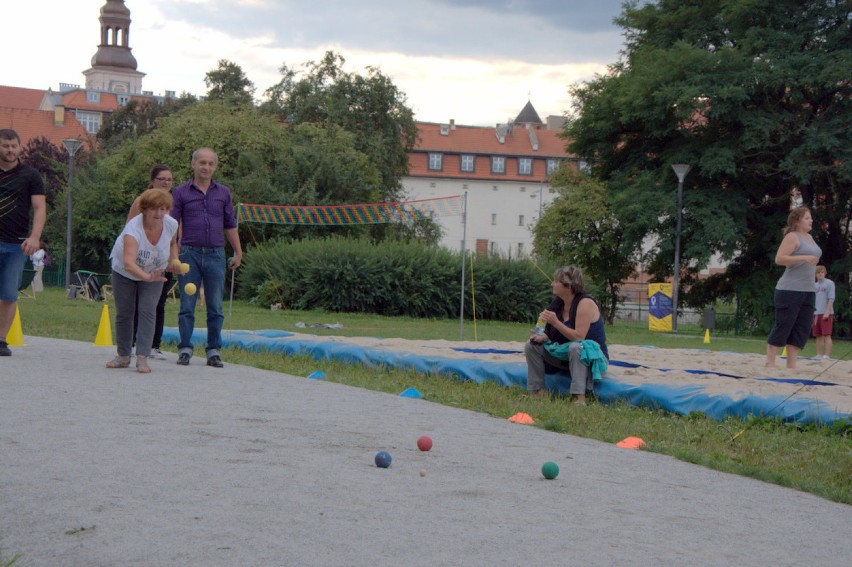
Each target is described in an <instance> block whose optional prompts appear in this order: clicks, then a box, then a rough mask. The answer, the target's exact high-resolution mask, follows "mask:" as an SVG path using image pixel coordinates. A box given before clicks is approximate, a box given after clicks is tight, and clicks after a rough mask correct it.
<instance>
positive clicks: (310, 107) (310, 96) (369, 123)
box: [262, 51, 417, 201]
mask: <svg viewBox="0 0 852 567" xmlns="http://www.w3.org/2000/svg"><path fill="white" fill-rule="evenodd" d="M344 63H345V59H344V58H343V57H342V56H341V55H339V54H337V53H334V52H331V51H329V52H327V53H326V54H325V57H323V59H322V61H319V62H314V61H310V62H308V63H306V64H305V67H306V68H307V73H306V74H305V75H304V76H303V77H301V78H299V79H297V78H296V72H295V71H293V70H291V69H290V68H289V67H288V66H287V65H283V66H282V67H281V74H282V76H283V77H282V79H281V81H279V82H278V84H276V85H274V86H273V87H271V88H270V89H268V90H267V91H266V94H267V97H268V100H267V102H266V103H265V104H264V105H262V107H263V108H264V109H265V110H266V111H267V112H272V113H275V114H276V115H278V116H280V117H281V118H282V119H284V120H286V121H287V122H289V123H291V124H302V123H306V122H307V123H318V124H335V125H337V126H340V127H341V128H343V129H344V130H346V131H347V132H351V133H352V134H353V135H354V136H355V138H354V139H355V147H356V149H358V150H359V151H361V152H362V153H364V154H366V155H367V156H368V157H369V158H370V160H371V161H372V162H373V164H375V166H376V167H377V168H378V169H379V171H380V172H381V184H380V194H379V197H380V198H381V199H382V200H385V201H394V200H398V198H399V196H400V194H401V189H402V185H401V182H400V180H401V179H402V177H403V176H404V175H406V174H407V173H408V153H409V152H410V151H411V149H412V148H413V147H414V144H415V141H416V139H417V127H416V125H415V124H414V113H413V112H412V110H411V109H410V108H409V107H408V106H407V104H406V98H405V94H404V93H402V92H401V91H400V90H399V89H398V88H397V87H396V86H395V85H394V84H393V82H392V81H391V80H390V78H389V77H387V76H385V75H384V74H383V73H382V72H381V71H379V70H378V69H377V68H375V67H368V68H367V74H366V76H363V75H359V74H357V73H349V72H346V71H344V70H343V64H344Z"/></svg>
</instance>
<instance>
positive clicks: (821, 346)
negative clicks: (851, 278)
mask: <svg viewBox="0 0 852 567" xmlns="http://www.w3.org/2000/svg"><path fill="white" fill-rule="evenodd" d="M827 273H828V270H826V268H825V266H817V267H816V284H814V289H815V291H816V304H815V309H814V323H813V326H812V328H811V331H813V335H814V337H815V338H816V348H817V358H818V359H825V360H828V359H829V358H831V332H832V330H833V326H834V282H833V281H831V280H830V279H828V278H827V277H825V276H826V274H827Z"/></svg>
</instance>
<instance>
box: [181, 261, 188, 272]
mask: <svg viewBox="0 0 852 567" xmlns="http://www.w3.org/2000/svg"><path fill="white" fill-rule="evenodd" d="M180 273H182V274H188V273H189V264H187V263H186V262H184V263H182V264H181V265H180Z"/></svg>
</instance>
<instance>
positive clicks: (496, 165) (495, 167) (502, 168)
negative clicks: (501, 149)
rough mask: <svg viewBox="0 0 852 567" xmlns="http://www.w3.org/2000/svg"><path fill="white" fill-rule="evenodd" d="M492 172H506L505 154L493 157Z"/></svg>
mask: <svg viewBox="0 0 852 567" xmlns="http://www.w3.org/2000/svg"><path fill="white" fill-rule="evenodd" d="M491 173H506V158H504V157H503V156H494V157H492V158H491Z"/></svg>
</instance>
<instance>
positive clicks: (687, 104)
mask: <svg viewBox="0 0 852 567" xmlns="http://www.w3.org/2000/svg"><path fill="white" fill-rule="evenodd" d="M850 10H852V4H850V3H849V2H847V1H843V0H809V1H805V2H802V1H800V0H771V1H770V0H749V1H746V0H659V1H658V2H655V3H650V4H647V5H644V6H642V7H641V8H640V7H638V4H637V3H636V2H632V3H629V4H627V5H626V6H625V9H624V12H623V13H622V15H621V17H620V18H619V19H618V20H617V22H618V23H619V25H621V26H622V27H623V28H624V29H625V35H626V38H627V41H626V47H625V51H624V55H623V57H622V59H621V60H620V61H619V62H617V63H615V64H613V65H612V66H611V67H610V69H609V71H608V72H607V73H606V74H605V75H604V76H601V77H598V78H596V79H595V80H593V81H590V82H588V83H586V84H583V85H579V86H576V87H574V88H572V94H573V96H574V99H575V111H576V112H575V115H574V116H573V117H572V118H571V119H570V120H569V121H568V124H567V126H566V130H565V133H566V136H567V137H568V138H570V139H571V140H572V142H571V143H570V144H569V149H570V150H571V151H573V152H576V153H577V154H578V155H580V156H581V157H584V158H585V159H587V160H590V161H591V162H592V163H593V164H594V165H593V172H594V175H595V176H596V177H597V178H598V179H601V180H602V181H605V182H606V187H607V191H608V193H609V194H610V196H611V198H612V199H613V202H614V203H621V204H625V205H626V206H629V207H630V209H631V211H632V213H631V214H629V215H625V214H622V213H619V218H621V219H623V220H624V221H626V222H629V224H630V226H629V227H627V228H626V230H628V232H629V233H631V234H632V235H633V237H634V238H639V239H641V238H643V237H648V238H651V239H653V240H654V241H656V243H657V246H656V247H655V249H654V250H653V251H652V256H651V258H650V265H649V271H650V272H651V273H653V274H655V275H656V276H657V277H663V276H666V275H670V274H671V269H672V264H673V259H674V252H673V244H672V243H673V242H674V240H675V238H674V227H675V219H676V210H675V206H676V204H675V198H674V187H675V186H676V179H675V177H674V174H673V173H672V171H671V165H672V164H674V163H686V164H690V165H692V171H691V172H690V173H689V175H688V176H687V178H686V183H685V192H684V210H683V219H684V220H683V227H684V228H683V234H682V242H683V244H684V246H683V250H682V262H681V264H682V266H683V274H682V276H683V277H682V279H681V281H682V282H683V284H684V290H685V293H684V294H683V298H684V300H685V302H686V303H688V304H691V305H693V306H701V305H706V304H708V303H710V302H712V301H713V300H714V299H715V298H719V297H726V296H730V295H732V294H734V293H735V292H736V291H737V290H738V289H739V290H740V291H742V290H748V293H746V294H745V296H744V295H742V294H741V295H740V297H739V299H740V307H741V309H743V310H744V312H745V313H747V314H748V315H749V316H750V317H751V319H752V321H753V322H754V324H755V327H756V328H757V329H759V330H766V329H767V328H768V325H769V324H770V323H771V319H772V317H771V294H772V287H773V285H772V283H771V282H772V281H773V280H775V279H777V277H778V275H780V268H778V267H777V266H775V265H774V264H773V262H772V258H773V257H774V254H775V249H776V248H777V245H778V243H779V242H780V238H781V228H782V227H783V225H784V222H785V219H786V215H787V211H788V209H789V204H790V193H791V190H792V189H794V188H796V189H798V190H799V191H800V192H801V194H802V196H803V198H804V203H805V204H807V205H810V206H811V207H812V209H813V212H814V217H815V228H814V231H813V235H814V237H815V239H816V240H817V242H818V243H819V244H820V246H821V247H822V249H823V252H824V254H823V262H824V263H826V264H828V265H831V266H833V271H832V274H833V275H835V277H836V276H837V275H838V274H839V273H846V272H848V271H849V270H850V269H852V241H851V240H850V235H851V234H852V233H850V219H852V184H850V180H852V155H850V153H852V144H850V138H849V128H848V125H849V123H850V122H852V113H850V104H852V82H850V81H849V77H848V69H849V68H852V40H850V37H852V34H850V21H852V19H850V15H852V14H850ZM713 254H720V255H721V256H722V258H723V259H724V260H727V261H729V262H730V263H729V266H728V269H727V271H726V272H725V273H724V274H720V275H717V276H713V277H711V278H709V279H707V280H705V281H703V282H699V281H698V278H697V273H698V271H699V270H700V269H702V268H704V267H705V266H707V264H708V262H709V261H710V258H711V257H712V255H713ZM834 270H836V271H834ZM848 285H849V284H848V281H847V282H846V283H845V284H843V286H844V289H843V290H841V289H838V296H840V295H841V293H845V294H846V296H848V290H849V287H848ZM743 300H745V301H743ZM838 303H841V302H840V301H838ZM847 305H848V300H847Z"/></svg>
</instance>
